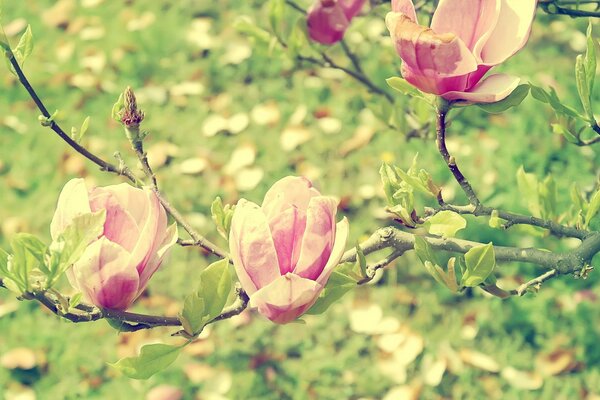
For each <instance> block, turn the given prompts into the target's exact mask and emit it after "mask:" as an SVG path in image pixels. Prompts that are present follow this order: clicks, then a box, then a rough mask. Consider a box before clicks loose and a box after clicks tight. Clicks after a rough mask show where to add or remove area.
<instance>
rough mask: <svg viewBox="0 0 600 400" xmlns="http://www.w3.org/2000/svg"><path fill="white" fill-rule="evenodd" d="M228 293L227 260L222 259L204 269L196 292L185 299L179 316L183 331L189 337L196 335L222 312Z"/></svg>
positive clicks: (228, 273)
mask: <svg viewBox="0 0 600 400" xmlns="http://www.w3.org/2000/svg"><path fill="white" fill-rule="evenodd" d="M229 292H231V274H230V272H229V260H228V259H223V260H220V261H217V262H215V263H212V264H211V265H209V266H208V267H206V269H205V270H204V271H202V273H201V274H200V286H199V288H198V291H197V292H196V293H194V294H191V295H189V296H188V297H186V299H185V302H184V304H183V310H182V311H181V314H180V315H179V318H180V320H181V323H182V325H183V328H184V329H185V331H186V332H187V333H188V334H189V335H190V336H193V335H196V334H198V333H199V332H200V331H201V330H202V328H203V327H204V325H206V324H207V323H208V322H210V321H211V320H213V319H214V318H215V317H217V316H218V315H219V314H220V313H221V311H223V308H224V307H225V304H226V303H227V298H228V297H229Z"/></svg>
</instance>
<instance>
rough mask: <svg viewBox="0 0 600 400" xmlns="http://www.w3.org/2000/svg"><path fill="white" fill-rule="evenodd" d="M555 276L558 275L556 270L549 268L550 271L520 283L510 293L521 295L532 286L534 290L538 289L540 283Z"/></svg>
mask: <svg viewBox="0 0 600 400" xmlns="http://www.w3.org/2000/svg"><path fill="white" fill-rule="evenodd" d="M555 276H558V271H557V270H555V269H551V270H550V271H548V272H546V273H544V274H542V275H540V276H538V277H537V278H534V279H532V280H530V281H529V282H526V283H524V284H522V285H521V286H519V287H518V288H517V289H514V290H511V291H510V294H511V295H513V296H523V295H524V294H525V293H527V292H528V291H529V289H530V288H533V289H534V290H536V291H538V290H539V289H540V287H541V286H542V283H544V282H546V281H547V280H549V279H552V278H554V277H555Z"/></svg>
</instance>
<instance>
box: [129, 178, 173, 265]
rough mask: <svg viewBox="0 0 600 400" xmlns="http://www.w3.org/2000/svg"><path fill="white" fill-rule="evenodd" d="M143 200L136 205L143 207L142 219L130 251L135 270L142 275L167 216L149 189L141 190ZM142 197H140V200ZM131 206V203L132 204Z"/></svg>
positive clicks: (162, 235)
mask: <svg viewBox="0 0 600 400" xmlns="http://www.w3.org/2000/svg"><path fill="white" fill-rule="evenodd" d="M141 192H142V194H143V195H144V197H143V202H142V203H141V204H140V205H139V206H138V207H143V208H144V209H145V215H144V217H143V218H144V219H143V220H141V221H139V222H138V226H139V228H140V234H139V236H138V238H137V243H136V245H135V248H134V249H133V250H132V252H131V259H132V262H133V263H135V264H136V265H137V270H138V272H139V274H140V275H142V273H143V271H144V268H145V267H146V264H147V263H148V260H150V258H151V257H152V256H154V254H156V251H157V250H158V246H160V244H161V242H162V239H163V237H164V235H165V232H166V231H167V224H168V218H167V213H166V211H165V209H164V208H163V206H162V205H161V204H160V202H159V201H158V197H156V195H155V194H154V192H153V191H151V190H150V189H147V188H144V189H143V190H141ZM141 199H142V198H140V201H142V200H141ZM132 206H133V205H132Z"/></svg>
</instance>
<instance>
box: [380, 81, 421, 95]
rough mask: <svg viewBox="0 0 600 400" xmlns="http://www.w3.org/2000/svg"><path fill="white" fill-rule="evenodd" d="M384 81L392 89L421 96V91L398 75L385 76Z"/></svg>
mask: <svg viewBox="0 0 600 400" xmlns="http://www.w3.org/2000/svg"><path fill="white" fill-rule="evenodd" d="M385 82H386V83H387V84H388V86H389V87H391V88H392V89H394V90H396V91H398V92H400V93H402V94H405V95H407V96H416V97H423V93H421V91H420V90H419V89H417V88H416V87H414V86H413V85H411V84H410V83H408V82H407V81H406V79H402V78H400V77H398V76H393V77H391V78H387V79H386V80H385Z"/></svg>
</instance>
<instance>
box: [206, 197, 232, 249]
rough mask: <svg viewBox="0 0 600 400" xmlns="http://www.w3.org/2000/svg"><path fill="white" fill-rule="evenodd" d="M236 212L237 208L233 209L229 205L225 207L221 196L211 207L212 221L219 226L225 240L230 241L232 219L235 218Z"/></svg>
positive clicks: (218, 228)
mask: <svg viewBox="0 0 600 400" xmlns="http://www.w3.org/2000/svg"><path fill="white" fill-rule="evenodd" d="M234 210H235V206H234V207H232V206H231V205H229V204H226V205H225V206H223V201H222V200H221V198H220V197H219V196H217V197H216V198H215V200H214V201H213V202H212V204H211V205H210V214H211V216H212V220H213V222H214V223H215V225H216V226H217V231H218V232H219V234H220V235H221V236H223V238H225V240H228V239H229V229H230V228H231V219H232V218H233V212H234Z"/></svg>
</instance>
